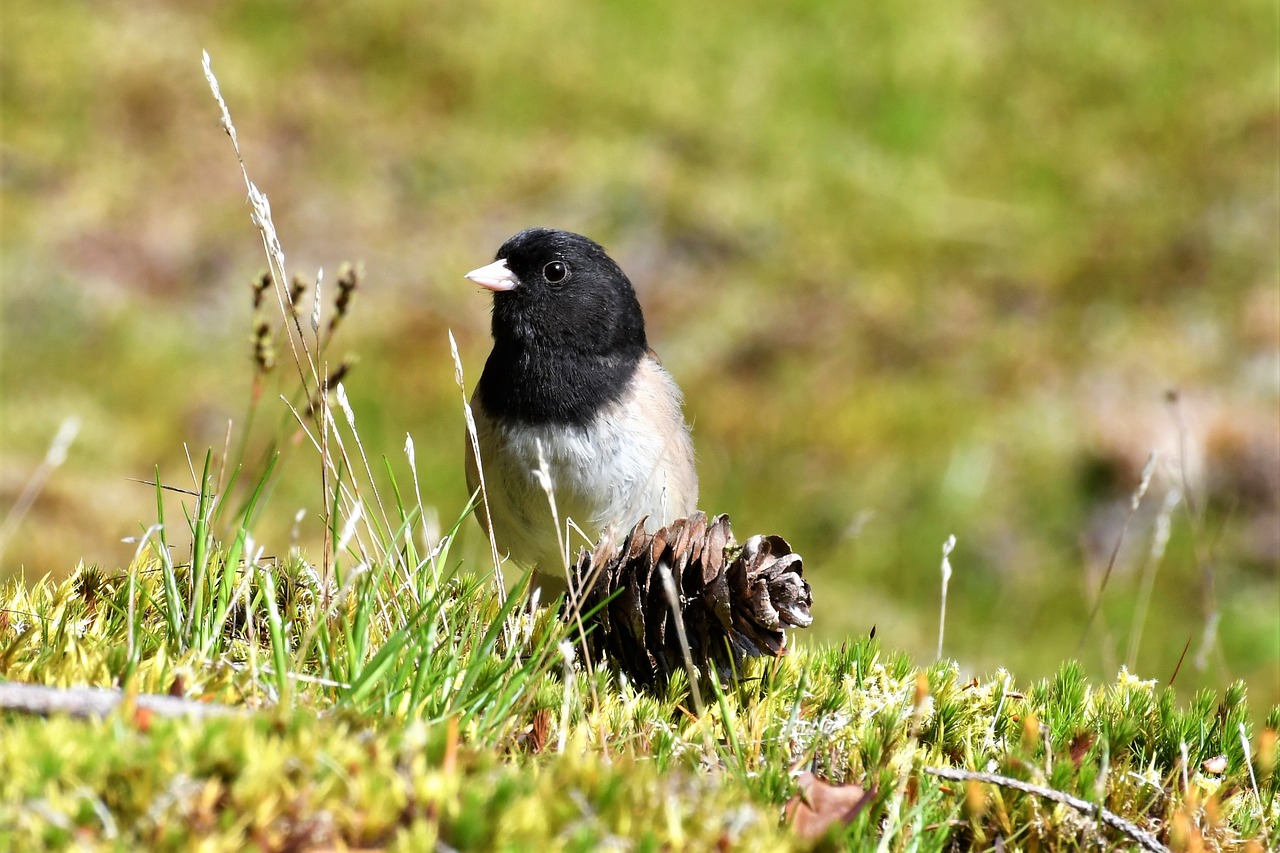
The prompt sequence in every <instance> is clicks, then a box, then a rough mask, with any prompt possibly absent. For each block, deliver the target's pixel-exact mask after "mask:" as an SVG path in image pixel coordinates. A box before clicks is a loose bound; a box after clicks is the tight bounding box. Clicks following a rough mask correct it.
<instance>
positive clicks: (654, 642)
mask: <svg viewBox="0 0 1280 853" xmlns="http://www.w3.org/2000/svg"><path fill="white" fill-rule="evenodd" d="M664 568H665V569H666V570H667V571H669V572H670V576H671V581H672V584H673V585H674V587H675V596H676V601H677V602H678V608H677V609H678V613H673V612H672V610H673V609H672V606H671V598H670V596H669V595H668V593H667V590H666V588H665V585H664V581H663V577H662V575H663V569H664ZM573 572H574V588H575V589H578V590H581V591H582V592H581V593H580V597H581V601H582V606H581V607H580V608H579V612H581V613H582V614H583V615H584V622H585V624H586V626H587V628H588V631H589V633H588V634H587V643H588V646H589V647H590V651H591V653H592V657H593V658H594V659H595V660H601V659H608V660H609V661H610V662H612V664H613V665H614V666H616V667H617V668H618V669H619V670H621V671H622V672H624V673H626V675H627V676H628V677H630V678H631V679H632V680H633V681H635V682H636V683H637V684H640V685H644V686H651V685H660V684H664V683H665V682H666V681H667V679H668V678H669V677H670V675H671V673H672V672H674V671H676V670H678V669H684V667H685V656H684V653H683V651H682V649H681V643H680V636H679V630H678V626H677V623H676V619H679V620H680V623H681V625H682V626H683V628H684V634H685V636H686V638H687V640H688V644H689V654H690V657H691V659H692V661H693V664H694V665H695V666H696V667H698V668H699V669H700V670H702V671H703V672H704V673H705V672H706V669H707V667H708V666H714V667H715V668H716V672H717V674H718V675H719V676H721V678H722V679H725V680H728V679H729V678H731V677H732V676H733V675H735V674H737V673H740V672H741V671H742V662H743V660H744V659H745V658H748V657H778V656H780V655H784V654H786V634H785V633H784V631H785V629H786V628H788V627H800V628H804V627H807V626H808V625H810V624H812V622H813V617H812V616H811V615H810V613H809V606H810V605H811V604H812V603H813V596H812V594H811V591H810V589H809V584H808V583H807V582H806V581H805V580H804V578H803V577H802V576H801V575H802V572H803V564H802V561H801V559H800V555H799V554H794V553H792V551H791V546H790V545H788V544H787V542H786V540H785V539H783V538H782V537H781V536H752V537H751V538H750V539H748V540H747V542H746V544H745V545H743V546H741V547H739V546H738V545H737V544H736V543H735V542H734V540H733V533H732V532H731V531H730V529H729V516H727V515H718V516H716V517H715V518H714V519H712V520H711V521H710V523H708V521H707V516H706V514H705V513H701V512H698V513H694V514H693V515H692V516H690V517H689V518H681V519H677V520H676V521H675V522H673V523H672V524H671V525H670V526H668V527H663V528H661V529H659V530H657V531H656V532H654V533H653V534H649V533H647V532H645V529H644V522H643V521H642V522H640V523H639V524H637V525H636V526H635V528H634V529H633V530H632V531H631V532H630V533H629V534H628V535H627V537H626V538H625V539H624V540H623V542H622V545H621V547H619V548H615V547H614V544H613V541H612V540H611V539H610V537H608V536H607V535H606V536H603V537H601V539H600V541H599V542H598V543H597V544H596V547H595V551H594V553H590V554H588V553H587V551H586V549H583V550H582V551H581V552H580V553H579V555H578V560H577V563H576V564H575V566H574V567H573Z"/></svg>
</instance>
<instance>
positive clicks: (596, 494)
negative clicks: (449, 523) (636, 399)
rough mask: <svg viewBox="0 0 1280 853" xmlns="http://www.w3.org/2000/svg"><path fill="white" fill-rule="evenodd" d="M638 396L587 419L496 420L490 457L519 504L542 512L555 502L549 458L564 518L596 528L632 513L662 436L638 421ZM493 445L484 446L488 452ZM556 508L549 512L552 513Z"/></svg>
mask: <svg viewBox="0 0 1280 853" xmlns="http://www.w3.org/2000/svg"><path fill="white" fill-rule="evenodd" d="M627 402H630V401H621V402H620V403H619V404H617V405H613V406H610V407H608V409H607V410H606V411H602V412H601V413H600V414H599V415H598V416H597V417H596V418H595V419H594V420H592V421H590V422H589V423H587V424H585V425H583V426H565V425H529V424H511V425H504V426H501V427H496V428H495V429H494V430H493V432H492V434H491V439H490V441H488V442H486V444H489V447H488V448H487V449H488V451H489V452H488V457H489V459H490V460H492V461H491V462H489V463H488V464H490V465H494V466H496V470H495V472H494V476H495V479H496V480H498V481H499V482H498V484H497V485H498V487H499V488H500V489H502V490H503V491H505V492H506V493H507V497H508V498H509V499H510V502H511V503H512V504H513V511H514V512H515V513H516V514H519V515H527V516H534V517H529V518H528V519H527V520H528V521H530V522H535V521H536V520H537V519H536V516H541V515H543V512H542V509H543V508H544V507H549V504H548V499H547V497H546V495H545V494H543V491H544V489H543V486H542V482H541V480H540V478H539V476H538V474H537V472H538V471H539V470H540V469H542V467H543V465H544V464H545V470H546V472H547V473H548V474H549V475H550V482H551V487H552V491H553V494H554V495H555V501H556V508H557V511H558V514H559V515H560V517H561V519H562V520H563V519H564V518H569V517H571V518H573V519H574V520H575V521H576V522H577V523H578V524H580V525H584V526H586V527H587V528H588V529H589V530H590V532H593V533H594V532H596V531H597V529H598V528H600V527H602V526H603V525H604V524H607V523H608V522H609V521H611V520H613V519H616V518H620V517H622V516H629V515H630V514H631V506H632V505H633V504H635V503H636V502H637V500H638V499H639V497H640V496H639V495H638V494H637V493H638V492H640V491H642V489H643V486H644V484H645V483H646V482H647V481H648V479H649V477H650V474H651V472H652V470H653V468H654V465H655V464H656V462H657V459H656V452H655V449H654V447H653V444H654V442H653V441H651V440H650V439H649V436H648V432H649V431H648V430H647V429H646V428H645V427H644V425H643V424H640V423H638V420H637V418H636V417H635V412H633V411H631V409H632V407H630V406H628V405H626V403H627ZM485 450H486V448H484V447H482V448H481V454H482V456H483V455H485ZM549 511H550V510H549V509H547V512H548V513H549Z"/></svg>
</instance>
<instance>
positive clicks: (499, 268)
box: [465, 259, 520, 293]
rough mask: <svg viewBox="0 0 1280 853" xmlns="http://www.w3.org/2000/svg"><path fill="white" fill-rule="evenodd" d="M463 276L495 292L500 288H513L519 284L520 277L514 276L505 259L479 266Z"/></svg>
mask: <svg viewBox="0 0 1280 853" xmlns="http://www.w3.org/2000/svg"><path fill="white" fill-rule="evenodd" d="M465 277H466V278H469V279H471V280H472V281H474V282H475V283H476V284H478V285H480V286H481V287H483V288H487V289H488V290H492V291H494V292H495V293H496V292H498V291H501V290H515V289H516V288H517V287H519V286H520V279H518V278H516V274H515V273H513V272H512V271H511V270H509V269H507V262H506V260H505V259H504V260H498V261H494V262H493V263H491V264H489V265H488V266H485V267H480V269H478V270H472V271H471V272H469V273H467V274H466V276H465Z"/></svg>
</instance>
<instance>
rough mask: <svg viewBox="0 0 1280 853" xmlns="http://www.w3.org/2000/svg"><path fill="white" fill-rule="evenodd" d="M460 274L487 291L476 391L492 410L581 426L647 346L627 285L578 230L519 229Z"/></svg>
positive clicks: (612, 394) (614, 393) (616, 391)
mask: <svg viewBox="0 0 1280 853" xmlns="http://www.w3.org/2000/svg"><path fill="white" fill-rule="evenodd" d="M467 278H469V279H471V280H472V281H474V282H476V283H477V284H479V285H481V286H483V287H486V288H488V289H490V290H492V291H493V292H494V294H493V352H492V353H491V354H490V356H489V361H488V362H487V363H486V365H485V372H484V375H483V376H482V377H481V380H480V388H479V390H480V394H481V398H482V400H483V401H484V402H485V404H486V406H487V407H488V408H489V409H490V410H492V411H494V412H495V413H505V414H507V415H510V416H513V417H516V418H518V419H520V420H524V421H533V422H538V421H564V422H577V423H583V422H586V421H587V420H589V419H590V418H591V417H594V415H595V413H596V412H597V411H598V410H599V408H600V406H602V405H604V404H606V403H608V402H610V401H611V400H614V399H616V398H617V397H618V396H619V395H620V394H621V393H622V390H623V386H624V385H625V383H626V380H628V379H629V378H630V377H631V375H632V374H633V373H634V372H635V368H636V365H638V364H639V363H640V360H641V359H642V358H643V357H644V355H645V353H646V352H647V350H648V345H647V343H646V340H645V334H644V315H643V314H642V313H641V311H640V303H639V301H638V300H637V299H636V293H635V288H633V287H632V286H631V281H630V280H629V279H628V278H627V276H626V273H624V272H623V271H622V269H621V268H620V267H619V266H618V265H617V264H616V263H615V262H614V261H613V259H612V258H610V257H609V256H608V255H607V254H606V253H605V251H604V249H603V248H601V246H600V245H599V244H598V243H596V242H595V241H593V240H589V239H587V238H586V237H583V236H581V235H580V234H572V233H570V232H568V231H555V230H552V229H549V228H530V229H528V230H526V231H521V232H520V233H519V234H516V235H515V236H514V237H512V238H511V239H509V240H507V242H505V243H503V244H502V248H501V249H499V250H498V253H497V255H496V259H495V260H494V262H493V263H492V264H489V265H488V266H486V267H482V268H480V269H478V270H474V271H472V272H470V273H468V274H467Z"/></svg>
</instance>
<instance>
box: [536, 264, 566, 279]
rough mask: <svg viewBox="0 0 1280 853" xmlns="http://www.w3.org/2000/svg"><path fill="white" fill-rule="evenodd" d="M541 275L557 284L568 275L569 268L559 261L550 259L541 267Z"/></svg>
mask: <svg viewBox="0 0 1280 853" xmlns="http://www.w3.org/2000/svg"><path fill="white" fill-rule="evenodd" d="M542 277H543V278H545V279H546V280H547V281H549V282H550V283H551V284H559V283H560V282H562V281H564V280H565V279H566V278H568V277H569V268H568V267H567V266H565V265H564V263H562V262H561V261H552V262H551V263H549V264H547V265H546V266H545V267H543V268H542Z"/></svg>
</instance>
